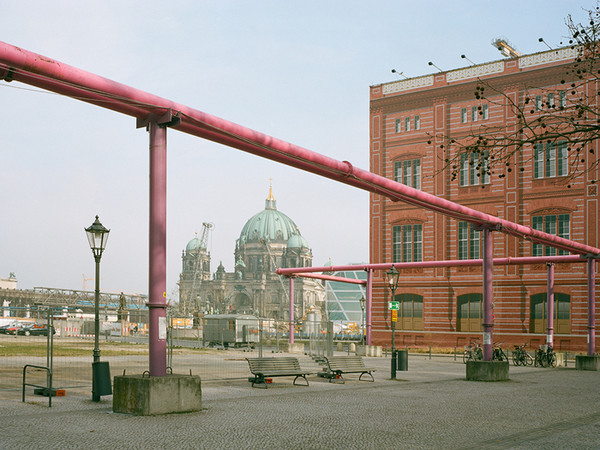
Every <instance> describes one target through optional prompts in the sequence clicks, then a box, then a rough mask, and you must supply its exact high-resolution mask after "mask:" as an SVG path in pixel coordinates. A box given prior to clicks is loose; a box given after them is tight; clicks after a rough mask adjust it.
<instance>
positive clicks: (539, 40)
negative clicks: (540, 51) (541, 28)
mask: <svg viewBox="0 0 600 450" xmlns="http://www.w3.org/2000/svg"><path fill="white" fill-rule="evenodd" d="M538 42H543V43H544V45H545V46H546V47H548V48H549V49H550V50H554V49H553V48H552V47H550V46H549V45H548V43H547V42H546V41H545V40H544V38H539V39H538Z"/></svg>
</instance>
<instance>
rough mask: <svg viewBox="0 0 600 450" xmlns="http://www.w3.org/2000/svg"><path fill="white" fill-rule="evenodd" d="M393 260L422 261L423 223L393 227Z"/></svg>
mask: <svg viewBox="0 0 600 450" xmlns="http://www.w3.org/2000/svg"><path fill="white" fill-rule="evenodd" d="M392 234H393V237H392V239H393V243H392V252H393V255H392V259H393V262H412V261H423V225H421V224H415V225H397V226H394V227H393V230H392Z"/></svg>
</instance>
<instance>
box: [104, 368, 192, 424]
mask: <svg viewBox="0 0 600 450" xmlns="http://www.w3.org/2000/svg"><path fill="white" fill-rule="evenodd" d="M200 409H202V389H201V382H200V377H199V376H197V375H166V376H164V377H149V376H142V375H123V376H118V377H115V378H114V387H113V412H116V413H125V414H135V415H137V416H152V415H158V414H169V413H181V412H192V411H199V410H200Z"/></svg>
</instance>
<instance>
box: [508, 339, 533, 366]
mask: <svg viewBox="0 0 600 450" xmlns="http://www.w3.org/2000/svg"><path fill="white" fill-rule="evenodd" d="M525 347H527V344H523V345H515V349H514V351H513V354H512V360H513V364H514V365H515V366H531V365H532V364H533V356H531V355H530V354H529V353H528V352H527V350H525Z"/></svg>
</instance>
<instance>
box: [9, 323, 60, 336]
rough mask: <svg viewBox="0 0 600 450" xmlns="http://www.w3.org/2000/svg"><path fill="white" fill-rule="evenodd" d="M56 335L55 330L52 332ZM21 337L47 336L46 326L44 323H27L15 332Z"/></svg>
mask: <svg viewBox="0 0 600 450" xmlns="http://www.w3.org/2000/svg"><path fill="white" fill-rule="evenodd" d="M53 331H54V333H56V330H53ZM17 334H19V335H21V336H48V325H47V324H45V323H28V324H26V325H23V326H22V327H21V328H19V329H18V330H17Z"/></svg>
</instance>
